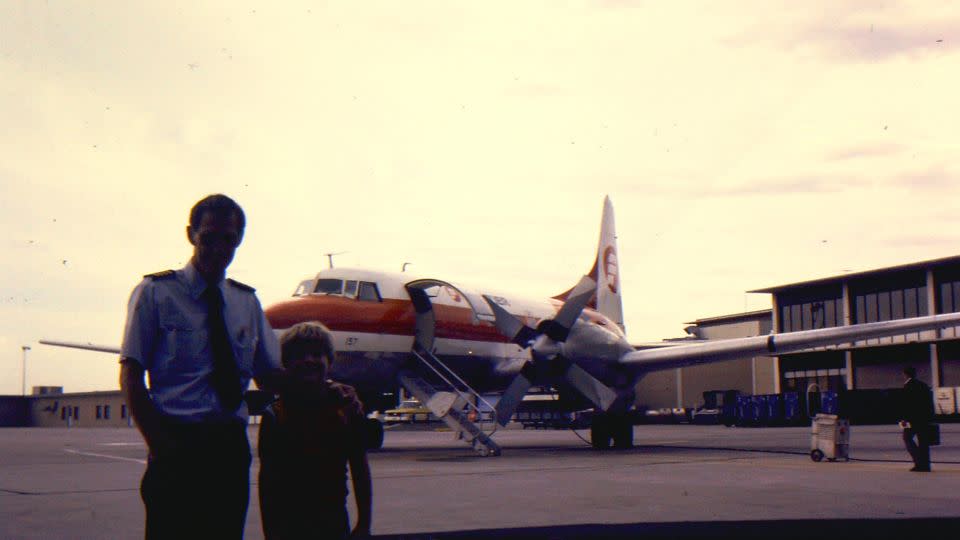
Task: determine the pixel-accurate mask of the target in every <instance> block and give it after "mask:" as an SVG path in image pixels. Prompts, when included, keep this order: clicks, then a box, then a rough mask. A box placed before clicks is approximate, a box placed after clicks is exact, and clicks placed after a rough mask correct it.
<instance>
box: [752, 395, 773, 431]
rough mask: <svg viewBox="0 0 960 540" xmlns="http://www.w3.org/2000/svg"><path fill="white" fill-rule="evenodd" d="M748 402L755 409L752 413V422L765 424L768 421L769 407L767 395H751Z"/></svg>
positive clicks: (760, 424) (759, 424)
mask: <svg viewBox="0 0 960 540" xmlns="http://www.w3.org/2000/svg"><path fill="white" fill-rule="evenodd" d="M750 403H751V405H752V407H753V409H754V411H756V412H755V413H754V423H755V424H756V425H758V426H766V425H768V424H769V422H770V407H769V403H770V401H769V399H768V398H767V396H753V399H751V400H750Z"/></svg>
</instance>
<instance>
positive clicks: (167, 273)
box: [143, 270, 176, 279]
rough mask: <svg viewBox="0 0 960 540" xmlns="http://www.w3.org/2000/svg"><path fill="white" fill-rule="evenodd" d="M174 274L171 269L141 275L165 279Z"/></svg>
mask: <svg viewBox="0 0 960 540" xmlns="http://www.w3.org/2000/svg"><path fill="white" fill-rule="evenodd" d="M175 274H176V272H174V271H173V270H163V271H162V272H154V273H153V274H147V275H145V276H143V277H145V278H153V279H167V278H171V277H173V276H174V275H175Z"/></svg>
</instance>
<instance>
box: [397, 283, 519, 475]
mask: <svg viewBox="0 0 960 540" xmlns="http://www.w3.org/2000/svg"><path fill="white" fill-rule="evenodd" d="M407 291H408V292H409V293H410V298H411V299H412V300H413V305H414V308H415V309H416V312H417V324H416V328H417V335H416V339H415V340H414V345H413V349H412V350H411V351H410V353H411V361H410V363H409V364H408V366H407V368H406V369H404V370H402V371H401V372H400V374H399V379H400V384H401V385H403V387H404V388H405V389H406V390H407V391H408V392H410V393H411V394H412V395H413V396H414V397H416V398H417V399H418V400H419V401H420V403H423V404H424V406H425V407H427V408H428V409H430V412H431V413H433V415H434V416H436V417H437V418H439V419H440V420H442V421H443V422H444V423H445V424H447V426H449V427H450V429H451V430H453V431H454V433H456V434H457V436H458V438H463V439H465V440H467V441H468V442H469V443H470V445H471V446H472V447H473V449H474V450H476V451H477V453H479V454H480V455H483V456H497V455H500V447H499V446H498V445H497V443H496V442H494V441H493V439H492V438H491V436H492V435H493V434H494V432H496V430H497V423H496V421H495V420H494V418H493V417H492V416H491V417H490V418H489V419H487V415H486V414H484V411H483V410H482V409H481V407H480V406H481V405H483V408H484V409H485V410H486V411H488V413H489V411H493V410H494V407H493V405H491V404H490V402H488V401H487V400H486V399H485V398H484V397H483V396H481V395H480V393H479V392H477V391H476V390H474V389H473V388H472V387H471V386H470V385H469V384H467V382H466V381H464V380H463V378H462V377H460V376H459V375H457V373H456V372H455V371H453V370H452V369H451V368H450V367H449V366H448V365H447V364H446V363H444V362H443V361H442V360H441V359H440V358H438V357H437V356H436V355H435V354H433V352H432V349H433V341H434V329H435V325H436V319H435V318H434V314H433V304H432V303H431V302H430V297H429V296H428V295H427V293H426V292H425V291H424V288H423V286H410V285H408V286H407ZM428 379H429V381H428Z"/></svg>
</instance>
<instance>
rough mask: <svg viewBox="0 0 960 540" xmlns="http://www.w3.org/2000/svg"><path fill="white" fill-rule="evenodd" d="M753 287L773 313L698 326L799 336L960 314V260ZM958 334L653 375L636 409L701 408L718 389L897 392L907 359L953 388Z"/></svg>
mask: <svg viewBox="0 0 960 540" xmlns="http://www.w3.org/2000/svg"><path fill="white" fill-rule="evenodd" d="M750 292H752V293H768V294H770V295H771V296H772V298H771V300H772V302H771V303H772V309H770V310H764V311H757V312H752V313H742V314H736V315H729V316H724V317H714V318H709V319H698V320H697V321H694V322H693V323H692V324H693V325H695V326H694V328H693V329H692V330H691V331H692V332H694V333H696V334H698V335H699V336H700V337H703V338H707V339H718V338H730V337H748V336H756V335H763V334H766V333H769V331H770V330H771V329H774V330H775V331H776V332H777V333H782V332H793V331H798V330H812V329H816V328H829V327H835V326H843V325H850V324H860V323H870V322H879V321H889V320H895V319H903V318H908V317H917V316H923V315H935V314H940V313H951V312H957V311H960V256H957V257H947V258H943V259H935V260H929V261H922V262H916V263H910V264H904V265H899V266H893V267H888V268H880V269H876V270H870V271H866V272H858V273H850V274H842V275H839V276H832V277H827V278H822V279H817V280H812V281H804V282H799V283H792V284H787V285H780V286H776V287H768V288H764V289H757V290H754V291H750ZM958 331H960V329H958V328H946V329H943V330H931V331H926V332H918V333H912V334H907V335H902V336H893V337H886V338H875V339H870V340H865V341H857V342H854V343H849V344H846V345H843V346H831V347H821V348H818V349H816V350H814V351H812V352H805V353H796V354H789V355H782V356H779V357H772V358H771V357H754V358H745V359H742V360H736V361H733V362H730V363H722V364H713V365H707V366H697V367H691V368H682V369H677V370H674V371H673V372H665V373H659V374H651V375H649V376H647V377H646V378H644V379H643V380H641V381H640V383H639V384H638V388H637V390H638V405H641V406H645V407H648V408H651V409H653V408H664V407H684V408H691V407H695V406H697V405H699V403H700V401H701V400H702V397H701V396H702V392H704V391H707V390H720V389H733V390H739V391H740V392H742V393H745V394H771V393H776V394H779V393H783V392H788V391H795V392H805V391H807V389H808V388H810V387H811V385H816V387H817V388H819V389H820V390H826V391H833V392H836V391H838V390H841V389H843V390H877V389H885V388H900V387H901V386H902V385H903V376H902V374H901V370H902V369H903V367H904V366H906V365H912V366H914V367H915V368H916V370H917V376H918V378H919V379H921V380H923V381H925V382H927V383H928V384H930V386H931V387H933V388H935V389H937V388H939V389H948V388H955V387H958V386H960V333H958ZM954 394H955V392H954ZM955 399H956V398H955ZM954 403H955V402H954Z"/></svg>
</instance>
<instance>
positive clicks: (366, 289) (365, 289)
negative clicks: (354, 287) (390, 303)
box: [357, 281, 380, 302]
mask: <svg viewBox="0 0 960 540" xmlns="http://www.w3.org/2000/svg"><path fill="white" fill-rule="evenodd" d="M357 298H359V299H360V300H362V301H364V302H379V301H380V292H379V291H377V284H376V283H368V282H366V281H361V282H360V294H359V295H357Z"/></svg>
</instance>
